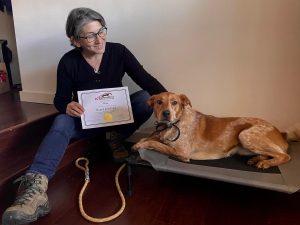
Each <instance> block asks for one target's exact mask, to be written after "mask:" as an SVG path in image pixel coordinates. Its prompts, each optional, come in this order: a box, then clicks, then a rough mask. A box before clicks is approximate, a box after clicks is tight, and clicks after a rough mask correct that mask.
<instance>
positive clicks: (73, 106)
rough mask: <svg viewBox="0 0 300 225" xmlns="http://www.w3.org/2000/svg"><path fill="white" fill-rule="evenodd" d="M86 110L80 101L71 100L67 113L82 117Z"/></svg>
mask: <svg viewBox="0 0 300 225" xmlns="http://www.w3.org/2000/svg"><path fill="white" fill-rule="evenodd" d="M83 112H84V108H83V107H82V105H80V104H79V103H78V102H74V101H72V102H70V103H69V104H68V105H67V109H66V114H67V115H69V116H73V117H80V116H81V114H82V113H83Z"/></svg>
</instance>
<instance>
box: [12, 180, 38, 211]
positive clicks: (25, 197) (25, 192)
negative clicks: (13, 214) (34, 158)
mask: <svg viewBox="0 0 300 225" xmlns="http://www.w3.org/2000/svg"><path fill="white" fill-rule="evenodd" d="M40 179H41V177H40V176H38V175H34V176H33V177H31V176H27V175H24V176H22V177H19V178H18V179H16V180H15V181H14V183H17V182H21V183H20V187H19V191H18V192H19V193H18V196H17V197H16V200H15V202H14V205H21V206H22V205H25V204H26V202H28V201H31V200H32V198H33V197H34V196H35V195H36V194H37V193H42V192H43V190H42V189H41V188H40V187H39V186H38V184H41V183H42V182H41V180H40Z"/></svg>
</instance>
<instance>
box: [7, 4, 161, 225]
mask: <svg viewBox="0 0 300 225" xmlns="http://www.w3.org/2000/svg"><path fill="white" fill-rule="evenodd" d="M106 31H107V28H106V23H105V20H104V18H103V17H102V16H101V15H100V14H99V13H98V12H96V11H94V10H92V9H88V8H76V9H73V10H72V11H71V12H70V14H69V16H68V19H67V22H66V34H67V36H68V37H69V39H70V42H71V44H72V45H73V46H74V47H75V48H74V49H72V50H71V51H69V52H67V53H66V54H65V55H64V56H63V57H62V58H61V60H60V62H59V64H58V68H57V88H56V94H55V98H54V105H55V107H56V108H57V109H58V111H59V112H60V114H59V115H58V116H57V117H56V118H55V120H54V122H53V125H52V127H51V129H50V131H49V132H48V134H47V135H46V137H45V138H44V140H43V141H42V143H41V145H40V147H39V149H38V151H37V154H36V156H35V158H34V161H33V163H32V165H31V166H30V168H29V169H28V171H27V172H26V174H25V175H24V176H22V177H21V180H22V182H21V184H20V187H19V190H18V194H17V198H16V201H15V202H14V204H13V205H12V206H11V207H9V208H8V209H7V210H6V211H5V212H4V214H3V216H2V224H3V225H6V224H23V223H28V222H32V221H35V220H36V219H37V218H38V217H40V216H43V215H45V214H47V213H49V211H50V207H49V202H48V197H47V194H46V190H47V188H48V180H49V179H51V178H52V177H53V175H54V174H55V170H56V168H57V166H58V164H59V162H60V161H61V159H62V157H63V155H64V153H65V150H66V148H67V146H68V144H69V142H70V140H71V139H72V138H83V137H89V136H94V135H96V134H101V133H106V132H108V131H109V132H110V133H109V134H110V135H109V138H108V139H109V144H110V146H111V148H112V150H113V152H115V153H121V154H119V156H120V155H121V156H122V157H124V154H123V153H124V152H125V151H124V148H123V147H122V145H121V144H120V141H121V140H122V139H124V138H127V137H129V136H130V135H131V134H132V133H133V132H134V131H135V130H136V129H138V127H139V126H140V125H142V124H143V123H144V122H145V121H146V120H147V119H148V118H149V117H150V116H151V114H152V110H151V109H150V108H149V107H148V106H147V105H146V100H147V99H148V98H149V96H150V95H152V94H157V93H160V92H164V91H166V89H165V88H164V87H163V86H162V85H161V84H160V83H159V82H158V81H157V80H156V79H155V78H154V77H152V76H151V75H150V74H148V73H147V72H146V71H145V70H144V68H143V67H142V65H141V64H140V63H139V62H138V61H137V59H136V58H135V57H134V55H133V54H132V53H131V52H130V51H129V50H128V49H127V48H126V47H125V46H123V45H121V44H117V43H109V42H107V36H106ZM125 73H127V74H128V75H129V76H130V77H131V78H132V80H133V81H134V82H135V83H136V84H138V85H139V86H140V87H141V88H142V89H143V90H141V91H138V92H136V93H134V94H132V95H131V96H130V99H131V104H132V111H133V117H134V123H132V124H127V125H119V126H114V127H110V128H108V127H106V128H95V129H89V130H83V129H82V128H81V123H80V118H79V117H80V115H81V114H82V113H83V112H84V108H83V107H82V105H80V104H79V103H78V97H77V91H82V90H91V89H100V88H114V87H120V86H122V78H123V76H124V74H125ZM125 153H126V152H125ZM117 155H118V154H115V156H117ZM125 156H126V154H125Z"/></svg>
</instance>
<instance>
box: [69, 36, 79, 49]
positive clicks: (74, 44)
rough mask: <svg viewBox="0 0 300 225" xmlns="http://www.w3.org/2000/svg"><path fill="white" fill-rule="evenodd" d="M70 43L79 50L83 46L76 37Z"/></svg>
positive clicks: (71, 38)
mask: <svg viewBox="0 0 300 225" xmlns="http://www.w3.org/2000/svg"><path fill="white" fill-rule="evenodd" d="M70 42H71V45H73V46H75V47H77V48H80V47H81V44H80V42H79V40H78V39H76V38H75V37H74V36H72V37H70Z"/></svg>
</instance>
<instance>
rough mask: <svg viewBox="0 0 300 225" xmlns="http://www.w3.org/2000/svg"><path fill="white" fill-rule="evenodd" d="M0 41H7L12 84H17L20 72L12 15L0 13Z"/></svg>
mask: <svg viewBox="0 0 300 225" xmlns="http://www.w3.org/2000/svg"><path fill="white" fill-rule="evenodd" d="M0 39H2V40H7V46H8V47H9V49H10V50H11V51H12V62H11V64H10V69H11V76H12V80H13V84H19V83H20V82H21V80H20V71H19V63H18V54H17V47H16V40H15V31H14V22H13V15H12V14H11V13H7V12H6V11H5V12H2V11H0Z"/></svg>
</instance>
